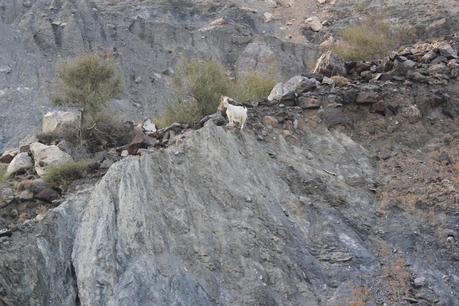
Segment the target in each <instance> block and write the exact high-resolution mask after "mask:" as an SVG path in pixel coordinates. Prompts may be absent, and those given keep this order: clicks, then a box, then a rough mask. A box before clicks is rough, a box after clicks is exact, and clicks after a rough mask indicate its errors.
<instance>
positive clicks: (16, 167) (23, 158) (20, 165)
mask: <svg viewBox="0 0 459 306" xmlns="http://www.w3.org/2000/svg"><path fill="white" fill-rule="evenodd" d="M30 168H33V162H32V158H30V156H29V154H27V153H25V152H23V153H19V154H18V155H16V156H15V157H14V159H13V160H12V161H11V163H10V164H9V165H8V168H7V169H6V175H7V176H10V175H12V174H14V173H16V172H19V171H22V170H27V169H30Z"/></svg>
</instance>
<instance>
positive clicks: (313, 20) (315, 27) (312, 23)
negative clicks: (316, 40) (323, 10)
mask: <svg viewBox="0 0 459 306" xmlns="http://www.w3.org/2000/svg"><path fill="white" fill-rule="evenodd" d="M305 23H306V25H307V26H308V27H309V29H311V30H312V31H314V32H319V31H320V30H321V29H322V27H323V26H322V23H321V22H320V19H319V17H317V16H313V17H309V18H308V19H306V20H305Z"/></svg>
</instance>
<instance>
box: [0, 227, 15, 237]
mask: <svg viewBox="0 0 459 306" xmlns="http://www.w3.org/2000/svg"><path fill="white" fill-rule="evenodd" d="M11 235H13V232H12V231H11V230H9V229H7V228H3V229H0V237H11Z"/></svg>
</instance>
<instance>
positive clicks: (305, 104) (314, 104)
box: [298, 97, 322, 109]
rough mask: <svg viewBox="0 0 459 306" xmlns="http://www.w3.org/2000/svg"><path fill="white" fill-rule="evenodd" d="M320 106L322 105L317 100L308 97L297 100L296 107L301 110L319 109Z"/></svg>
mask: <svg viewBox="0 0 459 306" xmlns="http://www.w3.org/2000/svg"><path fill="white" fill-rule="evenodd" d="M321 105H322V102H321V101H320V100H319V99H315V98H310V97H300V98H298V106H300V107H301V108H302V109H314V108H319V107H320V106H321Z"/></svg>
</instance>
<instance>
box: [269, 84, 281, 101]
mask: <svg viewBox="0 0 459 306" xmlns="http://www.w3.org/2000/svg"><path fill="white" fill-rule="evenodd" d="M283 93H284V85H283V84H282V83H277V84H276V86H274V88H273V89H272V90H271V93H270V94H269V96H268V101H269V102H273V101H278V100H280V99H281V98H282V96H283Z"/></svg>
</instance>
